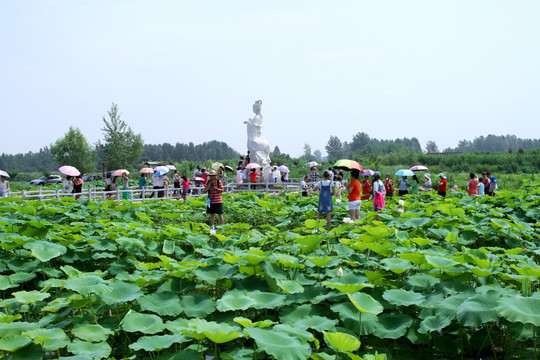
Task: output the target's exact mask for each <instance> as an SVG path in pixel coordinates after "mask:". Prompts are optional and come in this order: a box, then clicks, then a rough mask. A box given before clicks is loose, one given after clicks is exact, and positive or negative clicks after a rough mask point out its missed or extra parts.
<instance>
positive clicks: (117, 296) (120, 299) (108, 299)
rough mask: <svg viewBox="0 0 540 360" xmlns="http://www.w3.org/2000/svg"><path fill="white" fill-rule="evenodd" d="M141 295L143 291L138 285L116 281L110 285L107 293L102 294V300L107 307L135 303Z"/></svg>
mask: <svg viewBox="0 0 540 360" xmlns="http://www.w3.org/2000/svg"><path fill="white" fill-rule="evenodd" d="M141 295H142V292H141V289H140V287H139V286H138V285H137V284H133V283H128V282H124V281H114V282H112V283H111V284H109V286H108V287H107V290H106V291H103V292H101V293H100V296H101V299H102V300H103V301H104V302H105V303H106V304H107V305H113V304H119V303H125V302H129V301H133V300H135V299H137V298H138V297H139V296H141Z"/></svg>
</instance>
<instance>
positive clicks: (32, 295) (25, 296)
mask: <svg viewBox="0 0 540 360" xmlns="http://www.w3.org/2000/svg"><path fill="white" fill-rule="evenodd" d="M13 296H15V299H17V301H18V302H20V303H21V304H33V303H35V302H38V301H41V300H44V299H46V298H48V297H50V296H51V295H49V294H47V293H42V292H39V291H35V290H34V291H17V292H14V293H13Z"/></svg>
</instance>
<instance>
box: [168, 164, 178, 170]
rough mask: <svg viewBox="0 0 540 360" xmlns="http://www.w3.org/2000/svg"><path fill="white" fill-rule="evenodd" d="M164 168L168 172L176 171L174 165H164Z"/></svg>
mask: <svg viewBox="0 0 540 360" xmlns="http://www.w3.org/2000/svg"><path fill="white" fill-rule="evenodd" d="M165 167H166V168H167V169H169V170H176V166H174V165H165Z"/></svg>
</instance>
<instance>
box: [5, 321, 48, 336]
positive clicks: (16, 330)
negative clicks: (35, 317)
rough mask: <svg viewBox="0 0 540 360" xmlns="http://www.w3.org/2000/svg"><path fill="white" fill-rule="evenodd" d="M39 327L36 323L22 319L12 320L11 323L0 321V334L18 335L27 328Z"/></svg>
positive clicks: (27, 329)
mask: <svg viewBox="0 0 540 360" xmlns="http://www.w3.org/2000/svg"><path fill="white" fill-rule="evenodd" d="M38 328H40V325H39V324H38V323H28V322H24V321H19V322H12V323H2V322H0V334H2V336H7V335H20V334H21V333H23V332H25V331H29V330H34V329H38Z"/></svg>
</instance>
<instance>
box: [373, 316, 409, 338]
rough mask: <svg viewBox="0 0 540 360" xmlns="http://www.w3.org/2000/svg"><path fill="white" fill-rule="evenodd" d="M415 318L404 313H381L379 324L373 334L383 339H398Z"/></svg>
mask: <svg viewBox="0 0 540 360" xmlns="http://www.w3.org/2000/svg"><path fill="white" fill-rule="evenodd" d="M412 322H413V319H412V318H411V317H410V316H409V315H404V314H382V315H379V326H377V328H375V331H374V332H373V335H375V336H377V337H379V338H381V339H398V338H400V337H402V336H403V335H405V334H406V333H407V329H408V328H409V327H410V326H411V324H412Z"/></svg>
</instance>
